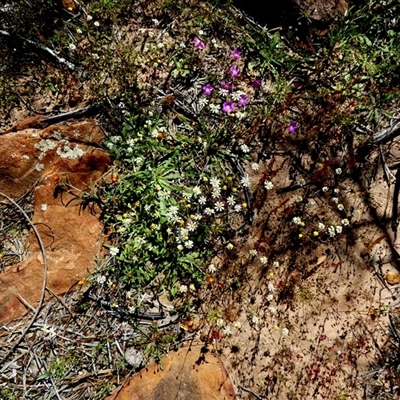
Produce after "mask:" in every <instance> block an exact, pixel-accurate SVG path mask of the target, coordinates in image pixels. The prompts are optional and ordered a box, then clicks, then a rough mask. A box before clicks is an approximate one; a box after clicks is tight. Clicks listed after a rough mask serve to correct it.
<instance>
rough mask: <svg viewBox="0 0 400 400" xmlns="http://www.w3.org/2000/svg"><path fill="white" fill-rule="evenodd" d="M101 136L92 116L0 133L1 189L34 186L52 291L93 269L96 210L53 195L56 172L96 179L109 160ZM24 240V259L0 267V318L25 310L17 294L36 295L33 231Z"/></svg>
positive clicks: (15, 192)
mask: <svg viewBox="0 0 400 400" xmlns="http://www.w3.org/2000/svg"><path fill="white" fill-rule="evenodd" d="M102 137H103V134H102V132H101V129H100V128H99V127H98V126H97V124H96V123H95V121H83V122H80V123H75V124H64V125H54V126H51V127H48V128H46V129H43V130H34V129H27V130H25V131H20V132H11V133H9V134H4V135H1V136H0V148H1V149H2V150H4V153H3V155H2V158H0V191H1V192H3V193H5V194H6V195H8V196H10V197H11V198H13V199H17V198H18V197H19V196H21V195H22V194H24V193H26V192H27V191H29V190H30V189H31V188H32V187H34V188H35V189H34V196H33V197H34V201H33V209H34V212H33V217H32V222H33V223H34V224H35V226H36V228H37V230H38V231H39V234H40V236H41V239H42V241H43V243H44V246H45V249H46V259H47V262H48V273H47V287H48V288H49V289H51V290H52V291H53V292H54V293H56V294H62V293H65V292H66V291H68V290H69V289H70V288H71V286H72V285H74V284H75V283H76V282H77V281H78V280H79V279H80V278H82V277H85V276H87V275H88V273H89V272H90V271H91V270H93V268H94V267H95V262H94V258H95V257H96V256H97V255H98V254H99V251H100V248H101V245H102V242H103V240H104V238H103V236H102V229H103V226H102V223H101V222H100V221H99V218H98V214H96V210H93V209H91V210H89V209H82V208H81V207H80V202H79V201H71V200H73V199H74V197H73V196H72V195H71V194H68V193H63V194H62V196H61V195H58V196H55V193H56V185H57V179H56V177H63V176H68V179H69V181H70V182H71V183H72V184H73V185H74V186H75V187H77V188H83V187H84V186H85V185H86V184H90V183H91V182H94V181H95V180H97V179H98V178H99V177H100V176H101V175H102V174H103V173H104V172H105V171H106V169H107V165H108V164H109V163H110V161H111V160H110V156H109V154H108V153H106V152H105V151H103V150H102V149H101V148H100V145H101V140H102ZM38 165H39V166H40V168H38ZM1 200H4V199H3V198H1ZM21 218H23V217H22V216H21ZM28 242H29V243H28V244H27V248H28V254H27V257H26V259H25V260H24V261H23V262H21V263H19V264H16V265H14V266H12V267H10V268H7V270H6V271H3V272H1V273H0V324H4V323H7V322H9V321H11V320H13V319H15V318H19V317H21V316H22V315H24V314H25V313H26V312H27V309H26V307H25V306H24V305H23V304H22V303H21V301H20V300H19V298H18V296H21V297H22V298H23V299H25V300H26V301H27V302H28V303H29V304H31V305H32V306H33V307H35V306H36V304H37V303H38V301H39V299H40V295H41V288H42V282H43V277H44V275H43V272H44V271H43V262H42V254H41V251H40V248H39V244H38V241H37V239H36V237H35V235H34V233H33V232H32V231H31V232H30V235H29V240H28Z"/></svg>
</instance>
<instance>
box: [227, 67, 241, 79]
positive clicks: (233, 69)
mask: <svg viewBox="0 0 400 400" xmlns="http://www.w3.org/2000/svg"><path fill="white" fill-rule="evenodd" d="M229 71H231V75H232V76H233V77H234V78H236V77H238V76H239V69H238V67H237V66H236V65H232V67H231V68H230V69H229Z"/></svg>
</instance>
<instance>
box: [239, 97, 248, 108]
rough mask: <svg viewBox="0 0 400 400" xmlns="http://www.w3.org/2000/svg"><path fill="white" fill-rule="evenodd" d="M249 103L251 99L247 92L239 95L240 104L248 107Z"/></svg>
mask: <svg viewBox="0 0 400 400" xmlns="http://www.w3.org/2000/svg"><path fill="white" fill-rule="evenodd" d="M247 104H249V99H248V98H247V96H246V95H245V94H241V95H240V97H239V101H238V106H239V107H246V106H247Z"/></svg>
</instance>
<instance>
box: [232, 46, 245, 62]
mask: <svg viewBox="0 0 400 400" xmlns="http://www.w3.org/2000/svg"><path fill="white" fill-rule="evenodd" d="M231 54H232V57H233V58H234V59H235V60H239V58H240V57H241V56H242V53H241V52H240V51H239V50H238V49H234V50H232V53H231Z"/></svg>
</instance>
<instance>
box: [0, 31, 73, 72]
mask: <svg viewBox="0 0 400 400" xmlns="http://www.w3.org/2000/svg"><path fill="white" fill-rule="evenodd" d="M0 35H3V36H8V37H11V34H10V33H9V32H7V31H3V30H1V29H0ZM17 37H18V39H20V40H22V41H24V42H26V43H29V44H31V45H33V46H35V47H36V48H38V49H40V50H44V51H45V52H47V53H49V54H50V55H51V56H52V57H53V58H55V59H56V60H57V61H58V62H59V63H60V64H64V65H65V66H67V67H68V68H69V69H70V70H72V71H74V70H75V64H73V63H72V62H70V61H67V60H66V59H65V58H62V57H59V56H58V55H57V54H56V53H54V51H53V50H51V49H49V48H48V47H46V46H45V45H43V44H41V43H38V42H35V41H33V40H30V39H25V38H23V37H21V36H18V35H17Z"/></svg>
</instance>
